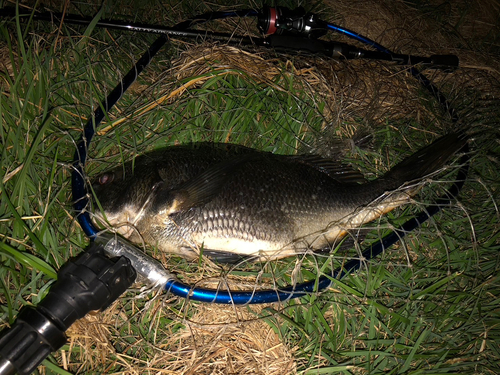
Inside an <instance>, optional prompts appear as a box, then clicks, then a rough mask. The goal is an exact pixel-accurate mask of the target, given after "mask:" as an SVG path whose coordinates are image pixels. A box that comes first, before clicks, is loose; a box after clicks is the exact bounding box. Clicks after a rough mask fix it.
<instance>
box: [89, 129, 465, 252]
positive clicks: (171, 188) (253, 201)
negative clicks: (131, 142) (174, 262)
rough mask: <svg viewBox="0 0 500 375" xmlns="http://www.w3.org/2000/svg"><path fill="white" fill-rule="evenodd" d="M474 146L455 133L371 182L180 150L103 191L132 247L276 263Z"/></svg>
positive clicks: (206, 150) (220, 150)
mask: <svg viewBox="0 0 500 375" xmlns="http://www.w3.org/2000/svg"><path fill="white" fill-rule="evenodd" d="M465 142H466V139H465V137H464V136H463V135H461V134H457V133H450V134H448V135H445V136H444V137H441V138H439V139H438V140H436V141H435V142H434V143H432V144H431V145H429V146H427V147H425V148H424V149H422V150H420V151H418V152H417V153H415V154H414V155H412V156H410V157H408V158H407V159H405V160H403V161H402V162H401V163H399V164H397V165H396V166H395V167H394V168H392V169H391V170H390V171H389V172H388V173H386V174H385V175H383V176H381V177H380V178H378V179H376V180H373V181H370V182H365V183H360V182H359V181H361V180H362V176H360V175H359V173H356V172H353V171H347V170H346V169H345V168H342V167H340V165H339V164H338V163H336V162H333V161H329V160H325V159H322V158H320V157H317V156H311V155H306V156H285V155H276V154H272V153H266V152H260V151H257V150H254V149H250V148H246V147H243V146H238V145H232V144H210V143H199V144H191V145H185V146H174V147H170V148H167V149H163V150H159V151H154V152H151V153H148V154H144V155H142V156H140V157H138V158H136V159H135V160H134V162H133V163H132V162H129V163H127V164H125V165H122V166H120V167H117V168H116V169H114V170H112V171H109V172H106V173H104V174H102V175H100V176H99V177H98V178H97V179H96V180H95V181H94V182H93V189H94V191H95V195H96V198H97V199H98V200H99V202H100V204H101V206H102V209H103V211H104V214H105V218H106V220H107V222H108V223H109V224H111V225H113V226H115V227H116V228H117V231H118V232H119V233H121V234H122V235H124V236H125V237H128V238H129V239H130V240H132V241H135V242H140V241H142V240H144V241H145V242H146V243H149V244H151V245H153V246H158V248H159V249H160V250H162V251H165V252H169V253H175V254H179V255H181V256H184V257H187V258H193V257H195V256H198V254H199V252H201V251H203V253H204V254H205V255H209V256H211V257H212V258H214V259H216V260H219V261H221V262H231V261H235V260H237V259H240V258H247V257H251V258H252V259H254V260H266V259H276V258H283V257H286V256H290V255H294V254H301V253H304V252H306V251H310V250H317V249H323V248H324V247H326V246H329V245H331V244H332V243H334V242H336V241H337V240H338V239H339V238H341V237H342V236H343V235H345V234H346V232H347V231H348V230H350V229H353V228H357V227H359V226H361V225H362V224H364V223H367V222H370V221H372V220H374V219H376V218H377V217H379V216H380V215H382V214H384V213H386V212H388V211H390V210H392V209H394V208H395V207H397V206H400V205H402V204H404V203H408V202H409V200H410V197H411V196H412V195H414V194H416V192H417V191H418V186H419V184H418V182H419V181H421V180H422V179H423V178H424V177H425V176H427V175H429V174H431V173H433V172H435V171H437V170H439V169H440V168H442V167H443V166H444V165H445V163H446V162H447V160H448V159H449V158H450V157H451V156H452V155H453V154H455V153H456V152H457V151H459V150H460V149H461V148H462V147H463V146H464V144H465ZM96 211H99V210H97V209H96ZM96 214H97V215H99V212H96Z"/></svg>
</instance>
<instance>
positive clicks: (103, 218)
mask: <svg viewBox="0 0 500 375" xmlns="http://www.w3.org/2000/svg"><path fill="white" fill-rule="evenodd" d="M154 190H155V189H153V191H152V192H151V193H150V194H149V195H148V197H147V198H146V200H145V201H144V203H143V204H142V206H141V207H140V208H138V207H137V206H135V205H126V206H125V207H123V208H122V209H121V210H119V211H118V212H117V213H111V212H106V211H104V213H103V212H101V211H98V212H95V213H94V216H95V218H96V219H98V220H99V222H100V223H101V224H102V225H103V226H104V227H106V228H108V229H113V230H114V231H115V232H116V233H118V234H121V235H122V236H123V237H125V238H127V239H132V237H134V235H135V236H138V238H141V235H140V232H139V230H138V229H137V224H138V223H139V222H140V221H141V220H142V218H143V217H144V215H145V213H146V210H147V208H148V207H149V205H150V203H151V201H152V198H153V194H154Z"/></svg>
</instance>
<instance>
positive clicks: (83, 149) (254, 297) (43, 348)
mask: <svg viewBox="0 0 500 375" xmlns="http://www.w3.org/2000/svg"><path fill="white" fill-rule="evenodd" d="M8 13H10V14H11V15H12V11H11V10H9V12H8ZM1 14H2V15H4V14H5V13H4V12H3V11H2V13H1ZM14 14H15V16H16V17H17V18H19V17H21V15H20V14H19V12H18V10H17V9H16V10H15V12H14ZM31 16H33V18H35V19H37V17H38V16H37V15H36V14H31ZM243 16H248V17H249V16H253V17H255V16H257V17H258V26H259V28H260V29H261V30H262V31H263V32H264V33H265V34H272V35H270V36H268V37H267V38H272V37H273V35H275V36H274V42H272V39H267V42H266V43H268V44H267V45H266V43H264V44H263V45H264V46H269V47H270V48H276V49H278V50H279V49H285V50H287V51H297V48H292V46H291V45H290V40H295V41H297V44H296V45H298V46H299V48H298V50H299V51H301V50H305V51H309V52H311V53H317V52H321V53H323V54H326V55H328V54H329V53H330V50H331V49H335V48H337V50H339V51H341V52H340V53H339V54H338V55H340V56H342V57H344V58H348V57H349V54H351V55H352V56H351V58H355V57H356V54H358V55H359V56H358V58H361V57H363V56H361V55H360V54H363V53H364V54H365V55H364V56H365V57H367V56H371V57H369V58H374V57H375V56H378V57H379V58H380V56H382V59H383V60H389V61H396V62H398V63H405V64H406V63H408V64H413V63H414V61H416V60H415V59H416V57H412V56H410V57H408V55H398V54H394V53H392V52H391V51H389V50H388V49H386V48H385V47H383V46H381V45H380V44H378V43H376V42H373V41H371V40H370V39H368V38H366V37H364V36H362V35H360V34H357V33H354V32H352V31H350V30H348V29H345V28H342V27H340V26H336V25H333V24H329V23H326V22H324V21H321V20H319V19H318V18H317V17H316V16H315V15H314V14H311V13H305V11H304V10H303V9H302V8H298V9H296V10H289V9H287V8H284V7H276V8H271V7H264V8H263V9H262V10H261V11H260V12H256V11H253V10H244V11H234V12H214V13H205V14H202V15H200V16H198V17H195V18H193V19H191V20H187V21H185V22H182V23H180V24H178V25H177V26H175V27H174V28H172V29H169V28H161V29H162V30H163V31H162V32H156V33H157V34H160V37H159V38H158V39H157V40H155V41H154V43H153V44H152V45H151V46H150V48H149V49H148V50H147V51H146V52H145V53H144V54H143V56H141V58H140V59H139V60H138V61H137V63H136V64H135V65H134V67H133V68H132V69H131V70H130V71H129V72H128V73H127V74H126V75H125V76H124V77H123V79H122V80H121V81H120V83H119V84H118V85H117V86H116V87H115V89H114V90H113V91H112V92H111V93H110V94H109V95H108V97H107V98H106V99H104V100H103V101H102V102H101V103H100V105H99V107H98V108H97V110H96V111H95V112H94V115H93V116H92V117H91V118H90V119H89V120H88V122H87V124H86V125H85V127H84V132H83V134H82V138H81V140H80V141H79V142H78V144H77V149H76V152H75V157H74V163H73V173H72V187H73V200H74V208H75V211H76V218H77V220H78V222H79V223H80V226H81V227H82V229H83V231H84V232H85V234H86V235H87V236H88V237H89V238H90V239H91V241H92V245H91V246H90V248H89V249H87V250H86V251H85V252H83V253H82V254H81V255H80V256H79V257H77V258H76V259H73V260H70V261H69V262H68V263H67V264H66V265H65V266H63V267H62V268H61V270H60V272H59V274H58V281H57V283H56V284H55V285H54V286H53V287H52V288H51V290H50V291H49V294H48V296H47V297H46V299H44V300H43V301H42V302H41V303H40V304H39V305H38V306H37V308H31V307H28V308H23V309H22V310H21V312H20V314H19V315H18V319H17V320H16V322H15V323H14V325H13V326H12V328H10V329H9V330H7V331H5V332H3V336H2V337H1V338H0V375H7V374H9V375H10V374H14V373H15V372H18V373H19V374H30V373H31V372H32V371H34V369H35V368H36V367H37V366H38V365H39V364H40V363H41V362H42V360H43V359H44V358H46V357H47V356H48V355H49V354H50V352H51V351H55V350H57V349H59V348H60V347H61V346H62V345H63V344H64V343H65V341H66V336H65V334H64V332H65V331H66V330H67V328H69V326H70V325H71V324H72V323H73V322H74V321H75V320H76V319H77V318H80V317H82V316H84V315H85V314H87V313H88V312H89V311H91V310H104V309H105V308H106V307H107V306H109V304H111V303H112V302H113V301H114V300H115V299H116V298H118V297H119V296H120V295H121V294H122V293H123V292H124V291H125V290H126V289H127V288H128V287H129V286H130V285H131V284H132V283H133V282H134V281H135V280H136V277H138V278H139V277H140V278H142V279H143V280H144V281H146V282H148V283H149V284H151V285H152V286H154V287H160V288H164V289H165V290H166V291H168V292H170V293H172V294H174V295H177V296H180V297H184V298H187V299H191V300H195V301H202V302H212V303H223V304H255V303H269V302H284V301H287V300H289V299H292V298H296V297H301V296H304V295H306V294H309V293H313V292H319V291H321V290H324V289H326V288H328V287H329V286H331V285H332V283H333V280H334V279H340V278H342V277H343V276H345V275H346V274H348V273H350V272H353V271H355V270H357V269H359V268H361V267H362V265H363V262H364V261H366V260H369V259H372V258H374V257H376V256H377V255H379V254H380V253H382V252H383V251H384V250H385V249H386V248H388V247H389V246H391V245H392V244H394V243H395V242H397V241H398V240H400V239H401V238H402V237H404V236H405V235H406V234H407V233H408V232H410V231H412V230H413V229H415V228H417V227H418V226H420V225H421V224H422V223H423V222H425V221H426V220H428V219H429V218H430V217H432V216H433V215H434V214H436V213H437V212H439V211H440V210H441V208H442V207H443V206H446V205H448V204H450V203H451V201H452V200H453V199H455V198H456V196H457V195H458V194H459V192H460V190H461V188H462V186H463V184H464V182H465V179H466V177H467V171H468V156H467V154H465V155H464V156H463V157H462V159H461V164H462V166H461V168H460V170H459V172H458V174H457V177H456V181H455V183H454V184H453V185H452V187H451V188H449V190H448V191H447V192H446V193H445V195H443V197H441V198H439V199H438V200H437V201H436V202H435V204H433V205H429V206H428V207H426V208H424V209H423V210H422V211H421V212H420V213H418V214H417V215H416V216H415V217H414V218H413V219H410V220H408V221H407V222H405V223H404V224H403V225H402V226H400V227H399V228H397V229H394V230H393V231H392V232H391V233H390V234H389V235H387V236H386V237H384V238H382V239H381V240H379V241H378V242H376V243H374V244H372V245H371V246H369V247H368V248H367V249H365V250H364V251H362V254H361V255H362V257H360V258H359V259H352V260H350V261H349V262H347V263H346V264H344V265H343V266H342V267H340V268H338V269H335V270H333V271H331V273H330V274H328V275H322V276H319V277H318V278H317V279H315V280H311V281H308V282H305V283H301V284H297V285H293V286H288V287H285V288H281V289H277V290H275V289H272V290H251V291H225V290H216V289H205V288H198V287H192V286H190V285H187V284H184V283H181V282H180V281H178V280H177V279H176V278H175V277H174V276H173V275H172V274H171V273H169V272H168V271H167V270H166V269H165V268H164V267H163V265H162V264H161V263H159V262H158V261H157V260H155V259H153V258H151V257H149V256H148V255H146V254H145V253H143V252H142V251H140V250H139V249H138V248H137V247H135V246H134V245H132V244H130V243H128V242H127V241H125V240H124V239H122V238H119V237H117V236H115V235H110V234H102V233H100V231H99V230H98V229H97V228H95V226H94V224H93V223H92V221H91V219H90V215H89V213H88V211H87V210H86V207H88V204H89V200H88V193H87V190H86V185H85V179H84V167H85V163H86V159H87V149H88V147H89V145H90V142H91V141H92V139H93V136H94V134H95V129H96V128H97V127H98V126H99V124H100V123H101V121H102V120H103V119H104V116H105V114H106V113H107V112H108V111H110V110H111V109H112V107H113V106H114V105H115V104H116V102H117V101H118V100H119V99H120V98H121V96H122V95H123V93H124V92H125V91H126V90H127V89H128V88H129V87H130V85H131V84H132V83H133V82H134V81H135V80H136V78H137V76H138V75H139V74H140V73H141V72H142V71H143V70H144V69H145V68H146V66H147V65H148V64H149V63H150V62H151V60H152V59H153V57H154V56H155V55H156V53H157V52H158V51H159V50H160V49H161V48H162V47H163V46H164V45H165V44H166V43H167V41H168V40H169V38H168V37H169V36H170V37H171V36H174V35H175V36H182V37H187V36H188V34H187V33H189V34H190V35H189V37H196V38H199V37H200V36H202V35H203V36H204V37H205V36H207V37H208V36H209V35H210V36H214V37H215V38H218V37H222V36H221V35H222V34H215V33H208V32H200V31H196V32H193V31H192V30H189V31H187V33H186V30H187V29H188V27H191V26H194V25H196V24H199V23H204V22H208V21H210V20H213V19H218V18H219V19H220V18H227V17H243ZM38 19H41V18H38ZM51 20H52V19H51ZM87 20H88V19H87ZM64 21H65V22H68V18H65V19H64ZM75 22H76V21H75ZM81 22H83V21H81ZM103 22H104V21H103ZM106 22H109V21H106ZM98 24H99V23H98ZM100 26H102V27H113V28H116V23H115V24H113V25H111V24H109V25H108V26H104V23H101V24H100ZM120 27H125V25H120ZM127 30H129V31H130V30H131V29H130V28H127ZM167 30H168V32H167ZM329 30H332V31H335V32H339V33H342V34H344V35H347V36H348V37H350V38H352V39H355V40H357V41H360V42H362V43H363V44H365V45H368V46H369V47H371V48H374V49H376V51H366V50H360V49H357V50H355V49H353V50H349V49H348V48H351V46H347V45H344V46H347V47H344V50H343V51H342V50H341V48H340V49H339V47H338V46H336V47H335V48H334V47H333V46H334V45H333V44H328V42H323V41H322V42H320V43H319V44H314V43H312V44H313V45H315V47H313V48H312V49H311V48H310V49H307V48H306V46H305V45H304V42H303V39H304V38H308V40H310V41H315V40H316V41H317V39H315V38H318V37H319V36H322V35H324V34H325V33H326V32H327V31H329ZM135 31H140V32H145V31H147V32H153V31H152V28H148V27H144V25H142V26H141V27H139V28H138V29H137V30H135ZM192 32H193V33H192ZM169 33H170V34H169ZM181 33H183V34H182V35H181ZM230 37H231V38H233V36H232V35H231V36H230ZM280 38H281V39H280ZM294 38H295V39H294ZM230 40H232V39H226V41H230ZM252 40H253V39H252ZM270 40H271V42H270ZM246 41H247V40H246V39H240V43H241V42H246ZM272 43H274V45H272ZM285 44H286V45H285ZM292 44H293V43H292ZM253 45H255V44H253ZM341 47H342V46H341ZM329 49H330V50H329ZM325 51H327V52H328V53H325ZM346 51H347V52H349V51H351V52H349V53H346ZM331 56H333V54H332V55H331ZM400 56H406V57H404V58H403V59H400V60H399V61H398V58H399V57H400ZM437 56H440V55H437ZM442 56H446V57H438V58H434V62H437V63H438V64H436V65H437V67H441V66H444V65H447V67H448V68H450V67H451V68H456V67H458V59H457V58H456V57H454V56H453V57H449V56H448V55H442ZM404 59H406V60H404ZM412 59H413V60H412ZM422 59H427V58H422ZM428 59H430V60H432V57H431V58H428ZM420 62H421V63H423V64H426V63H429V64H430V63H432V61H428V60H421V61H420ZM443 63H444V64H443ZM409 69H410V72H411V73H412V74H413V75H414V76H415V77H416V78H417V79H418V80H419V81H420V82H421V83H422V85H423V86H424V87H425V88H426V89H427V90H428V91H429V92H431V94H432V95H434V97H435V98H436V99H437V100H438V101H439V103H440V104H441V105H442V107H443V109H444V110H445V111H446V112H447V113H449V114H450V116H451V119H452V122H453V123H454V124H456V122H457V121H458V116H457V114H456V112H455V111H454V110H453V109H452V107H451V106H450V105H449V103H448V101H447V99H446V98H445V96H444V95H443V94H442V93H441V92H440V91H439V90H438V89H437V88H436V87H435V86H434V85H433V84H432V83H431V82H430V81H429V80H428V79H427V78H426V77H425V76H424V75H423V74H422V73H421V72H420V71H418V70H417V69H416V68H415V67H411V68H409ZM465 147H466V146H465ZM464 151H466V150H464ZM105 254H106V255H105ZM82 295H85V296H88V297H89V298H82Z"/></svg>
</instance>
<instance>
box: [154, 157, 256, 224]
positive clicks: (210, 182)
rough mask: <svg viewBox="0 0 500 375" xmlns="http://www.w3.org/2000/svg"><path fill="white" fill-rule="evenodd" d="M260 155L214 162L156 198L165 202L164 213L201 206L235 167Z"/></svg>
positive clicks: (218, 190)
mask: <svg viewBox="0 0 500 375" xmlns="http://www.w3.org/2000/svg"><path fill="white" fill-rule="evenodd" d="M260 157H261V156H260V155H258V154H246V155H240V156H237V157H235V158H233V159H232V160H226V161H223V162H221V163H218V164H215V165H213V166H212V167H210V168H208V169H207V170H205V171H204V172H202V173H200V174H199V175H198V176H196V177H194V178H192V179H190V180H188V181H186V182H185V183H183V184H182V185H180V186H179V187H178V188H176V189H172V190H169V191H163V192H159V194H158V195H157V199H158V201H159V202H162V201H163V202H167V205H166V206H167V208H166V212H165V213H166V214H168V215H172V214H175V213H177V212H182V211H187V210H189V209H190V208H193V207H197V206H201V205H203V204H205V203H207V202H209V201H210V200H212V198H213V197H214V196H215V195H216V194H218V193H219V192H220V191H221V189H222V188H223V186H224V184H225V183H226V182H227V180H228V179H229V177H230V176H231V175H232V174H233V173H234V171H235V170H236V169H238V168H239V167H241V166H242V165H243V164H245V163H248V162H250V161H253V160H255V159H257V158H260Z"/></svg>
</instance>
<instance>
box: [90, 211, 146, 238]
mask: <svg viewBox="0 0 500 375" xmlns="http://www.w3.org/2000/svg"><path fill="white" fill-rule="evenodd" d="M135 216H136V215H133V214H131V212H129V211H127V212H124V213H119V214H115V215H113V214H109V213H105V214H103V213H102V212H95V213H94V221H96V222H97V223H98V224H99V227H101V228H105V229H108V230H112V231H113V232H115V233H118V234H120V235H122V236H123V237H125V238H130V237H132V236H133V234H134V233H136V234H138V233H139V232H138V230H137V228H136V226H135V223H136V222H137V220H135Z"/></svg>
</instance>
